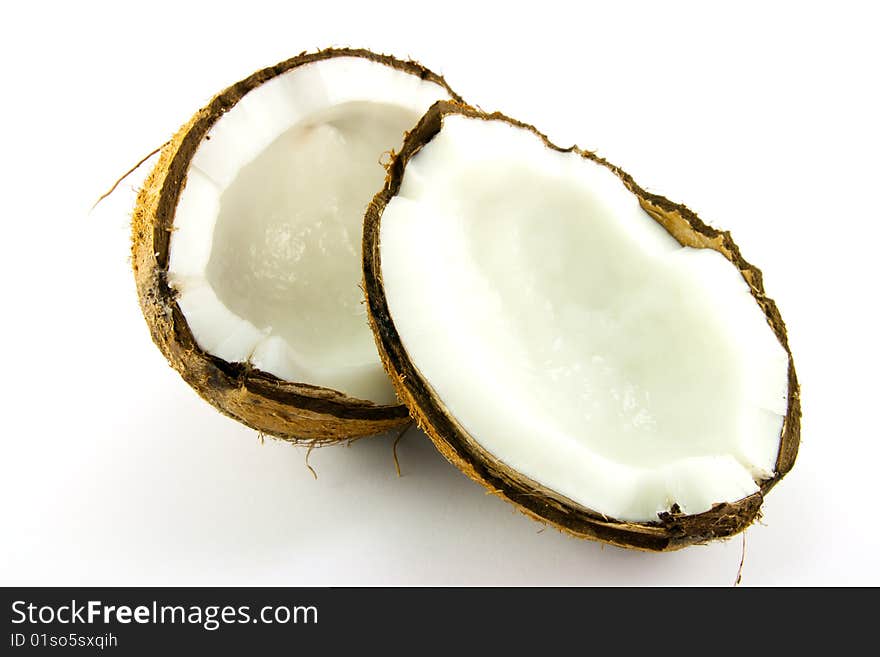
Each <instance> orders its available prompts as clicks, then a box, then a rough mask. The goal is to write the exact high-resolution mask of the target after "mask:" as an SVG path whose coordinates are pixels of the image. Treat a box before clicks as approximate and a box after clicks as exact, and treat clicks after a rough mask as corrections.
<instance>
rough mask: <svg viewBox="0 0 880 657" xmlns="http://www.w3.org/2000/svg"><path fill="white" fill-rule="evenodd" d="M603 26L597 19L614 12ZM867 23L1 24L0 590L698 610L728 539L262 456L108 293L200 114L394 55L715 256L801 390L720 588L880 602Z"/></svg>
mask: <svg viewBox="0 0 880 657" xmlns="http://www.w3.org/2000/svg"><path fill="white" fill-rule="evenodd" d="M612 5H613V7H612ZM871 6H872V4H871V3H868V2H865V3H848V2H834V3H824V4H821V5H820V4H818V3H817V4H813V3H806V2H799V3H791V4H786V3H767V2H756V3H751V2H740V3H736V4H734V5H730V9H729V10H728V11H725V10H722V9H718V8H716V7H717V4H716V3H705V2H695V3H686V4H685V3H650V4H648V3H645V4H638V5H636V4H631V3H625V2H621V3H607V2H603V3H596V4H595V5H588V4H587V3H574V2H565V3H553V2H547V1H542V2H538V3H528V4H526V3H509V2H505V3H498V5H497V6H495V7H492V6H491V5H490V3H478V2H467V3H460V4H459V3H455V2H441V3H434V4H428V3H417V2H401V3H381V2H363V1H359V2H351V3H341V2H329V1H325V2H311V3H308V4H307V3H295V2H290V1H288V2H281V3H278V4H277V5H274V6H273V5H271V4H264V3H260V2H255V1H252V0H251V1H247V2H236V3H230V4H224V3H218V2H211V3H204V4H201V5H198V4H196V3H183V2H172V3H164V2H150V3H129V4H127V5H125V4H123V3H118V2H117V3H107V4H105V5H95V4H92V3H84V2H72V3H58V4H57V5H47V4H44V3H38V2H30V3H13V4H10V5H8V6H6V7H5V8H4V10H3V19H2V23H0V68H2V84H3V87H2V96H0V119H2V120H0V135H2V151H0V180H2V190H3V203H2V215H3V217H2V222H3V223H2V228H3V242H2V244H3V253H2V258H0V267H2V277H0V285H2V292H3V294H2V297H3V300H4V302H5V303H4V309H5V310H4V312H3V313H2V318H3V319H2V324H0V326H2V328H0V331H2V338H3V340H2V344H3V346H4V353H3V360H2V362H3V365H4V372H3V377H2V383H0V386H2V400H3V413H4V417H5V421H4V423H3V425H4V426H3V428H2V430H0V431H2V453H0V477H2V482H0V512H2V522H0V584H4V585H12V584H30V585H36V584H94V585H102V584H108V585H109V584H114V585H122V584H218V585H219V584H276V585H299V584H321V585H323V584H500V585H507V584H552V585H568V584H624V585H640V584H718V585H730V584H732V583H733V581H734V579H735V577H736V572H737V567H738V564H739V560H740V550H741V542H740V539H739V538H738V537H737V538H736V539H733V540H730V541H728V542H726V543H718V544H714V545H710V546H708V547H695V548H690V549H687V550H685V551H682V552H677V553H673V554H661V555H654V554H642V553H637V552H630V551H625V550H620V549H615V548H610V547H605V548H603V547H602V546H600V545H598V544H594V543H590V542H586V541H580V540H576V539H572V538H568V537H566V536H563V535H561V534H559V533H557V532H556V531H554V530H552V529H547V530H546V531H542V528H541V525H539V524H537V523H535V522H534V521H532V520H529V519H527V518H525V517H524V516H521V515H520V514H518V513H516V512H514V511H513V509H512V507H510V506H509V505H507V504H505V503H504V502H502V501H500V500H498V499H496V498H494V497H492V496H489V495H486V494H485V493H484V491H483V489H482V488H481V487H479V486H477V485H476V484H474V483H472V482H470V481H469V480H468V479H466V478H465V477H464V476H463V475H461V474H459V472H458V471H457V470H455V469H454V468H453V467H452V466H450V465H449V464H447V463H446V462H445V461H444V460H443V459H442V458H441V457H440V456H439V455H438V454H437V453H436V452H435V451H434V449H433V447H432V446H431V444H430V442H429V441H427V439H426V438H425V437H424V436H423V435H422V434H420V433H418V432H417V431H413V432H411V433H410V434H409V435H407V436H406V437H405V438H404V439H403V441H402V443H401V445H400V450H399V451H400V461H401V465H402V468H403V473H404V476H403V477H402V478H398V477H397V476H396V474H395V471H394V466H393V462H392V459H391V439H390V437H387V436H386V437H381V438H376V439H371V440H363V441H360V442H358V443H356V444H354V445H353V446H352V447H350V448H345V447H341V448H329V449H323V450H316V451H315V452H313V453H312V455H311V463H312V465H313V466H314V467H315V469H316V470H317V472H318V476H319V478H318V479H317V481H316V480H314V479H313V478H312V475H311V474H310V473H309V471H308V470H307V469H306V467H305V463H304V459H305V450H304V449H302V448H295V447H292V446H289V445H286V444H280V443H275V442H273V441H267V443H266V444H265V445H260V443H259V442H258V440H257V436H256V434H255V433H254V432H253V431H250V430H248V429H246V428H245V427H243V426H240V425H238V424H237V423H235V422H233V421H232V420H228V419H226V418H224V417H222V416H221V415H220V414H218V413H217V412H215V411H214V410H213V409H212V408H211V407H209V406H208V405H207V404H206V403H205V402H203V401H201V400H200V399H199V398H198V397H197V396H196V394H195V393H194V392H192V391H191V390H190V389H189V388H188V387H187V386H186V385H185V384H184V383H183V381H182V380H181V379H180V377H179V376H178V375H177V374H176V373H175V372H174V371H173V370H171V369H170V368H169V367H168V366H167V365H166V363H165V361H164V359H163V358H162V356H161V355H160V353H159V351H158V350H157V349H156V348H155V347H154V346H153V345H152V343H151V341H150V338H149V335H148V332H147V328H146V325H145V324H144V322H143V319H142V317H141V315H140V312H139V309H138V305H137V300H136V294H135V289H134V284H133V280H132V276H131V273H130V270H129V263H128V217H127V213H128V212H129V209H130V206H131V202H132V200H133V194H132V188H133V187H135V186H136V185H137V184H138V182H139V180H140V179H141V178H142V176H143V174H144V173H145V170H144V171H143V172H141V177H140V178H139V177H138V176H135V177H133V178H131V179H130V180H128V181H126V183H125V184H124V185H123V186H122V187H121V190H120V192H119V193H118V194H116V195H115V196H114V197H112V198H111V199H109V200H108V201H107V202H105V203H104V204H102V205H101V206H99V208H98V209H97V210H96V211H95V212H93V213H92V214H90V215H89V214H88V210H89V207H90V205H91V204H92V202H93V201H94V200H95V199H96V198H97V197H98V196H99V194H100V193H101V192H103V191H104V190H105V189H106V187H107V186H108V185H109V184H110V183H112V181H113V180H115V179H116V178H117V177H118V176H119V175H120V174H121V173H122V172H123V171H125V170H126V169H127V168H128V167H129V166H130V165H131V164H133V163H134V162H136V161H137V160H138V159H139V158H140V157H141V156H142V155H144V154H146V153H148V152H149V151H151V150H152V149H153V148H154V147H156V146H158V145H159V144H161V143H162V142H164V141H165V140H166V139H167V138H168V137H169V136H170V135H171V134H172V132H173V131H174V130H175V129H176V128H177V127H178V125H180V124H181V123H183V122H184V121H185V120H186V119H187V118H188V117H189V116H190V115H191V114H192V113H193V112H194V111H195V110H196V109H197V108H198V107H200V106H201V105H202V104H204V103H205V102H206V101H207V100H208V99H209V98H210V97H211V96H212V95H213V94H214V93H215V92H217V91H219V90H221V89H223V88H224V87H226V86H227V85H228V84H230V83H232V82H235V81H236V80H238V79H240V78H243V77H245V76H246V75H248V74H249V73H251V72H252V71H254V70H256V69H258V68H262V67H264V66H268V65H271V64H274V63H276V62H277V61H280V60H282V59H286V58H287V57H290V56H292V55H294V54H296V53H299V52H300V51H302V50H307V49H308V50H311V49H315V48H320V47H326V46H329V45H353V46H362V47H368V48H371V49H374V50H378V51H384V52H389V53H393V54H396V55H399V56H403V57H406V56H411V57H413V58H415V59H418V60H420V61H421V62H422V63H424V64H425V65H427V66H428V67H430V68H433V69H434V70H436V71H438V72H442V73H443V74H445V75H446V77H447V79H448V81H449V82H450V84H451V85H452V86H453V88H454V89H456V90H457V91H458V92H459V93H460V94H462V96H464V97H465V98H466V99H468V100H470V101H471V102H472V103H474V104H478V105H480V106H481V107H483V108H484V109H499V110H502V111H504V112H505V113H507V114H509V115H512V116H515V117H518V118H521V119H523V120H525V121H527V122H529V123H534V124H536V125H537V126H539V127H540V128H541V129H542V130H544V131H546V132H547V133H548V134H549V135H550V137H551V139H553V140H554V141H555V142H556V143H560V144H568V143H571V142H577V143H578V144H579V145H581V146H584V147H588V148H592V149H596V150H598V152H599V153H600V154H601V155H604V156H606V157H608V158H609V159H610V160H611V161H612V162H615V163H616V164H619V165H621V166H622V167H623V168H624V169H626V170H627V171H629V172H630V173H632V174H633V175H634V177H635V178H636V180H638V181H639V182H641V184H642V185H644V186H646V187H648V188H649V189H651V190H652V191H657V192H660V193H663V194H665V195H666V196H668V197H670V198H672V199H673V200H677V201H682V202H685V203H687V204H688V205H689V206H690V207H692V208H693V209H695V210H696V211H697V212H698V213H699V214H700V215H701V216H702V217H703V218H704V219H706V220H707V221H709V222H710V223H712V224H713V225H715V226H718V227H722V228H726V229H729V230H731V231H732V232H733V234H734V237H735V239H736V240H737V242H738V243H739V245H740V247H741V248H742V250H743V253H744V255H745V256H746V257H747V258H748V259H749V260H751V261H753V262H755V263H756V264H758V265H759V266H760V267H762V268H763V270H764V272H765V276H766V283H767V288H768V291H769V294H770V295H771V296H772V297H774V298H776V299H777V301H778V302H779V305H780V308H781V310H782V314H783V317H784V318H785V320H786V321H787V323H788V325H789V329H790V339H791V346H792V350H793V352H794V355H795V362H796V364H797V366H798V372H799V374H800V377H801V381H802V386H803V406H804V419H803V444H802V449H801V455H800V457H799V459H798V462H797V465H796V467H795V469H794V471H793V472H792V473H791V474H790V475H789V476H788V477H787V478H786V479H785V481H783V482H782V484H780V485H779V486H778V487H777V488H776V489H775V490H774V491H773V492H772V493H771V495H770V496H769V498H768V499H767V501H766V504H765V507H764V510H765V515H764V520H763V523H762V524H760V525H756V526H754V527H753V528H751V529H750V530H749V531H748V533H747V548H748V549H747V553H746V561H745V569H744V576H743V583H744V584H746V585H748V584H753V585H758V584H875V585H876V584H880V574H878V573H880V568H878V565H877V555H878V554H880V533H878V530H877V519H876V516H877V508H878V504H877V485H876V482H877V477H878V469H880V448H878V438H880V435H878V433H880V432H878V428H877V422H876V419H877V411H876V406H877V401H876V397H877V394H876V388H877V384H876V376H877V374H876V372H877V370H878V366H880V362H878V347H877V341H878V331H877V304H878V301H877V299H878V295H877V291H876V286H877V282H878V275H877V270H876V264H875V263H876V255H875V251H876V248H877V243H878V237H880V230H878V219H880V216H878V209H877V181H878V174H880V171H878V169H880V167H878V159H877V153H878V150H880V128H878V117H880V102H878V72H877V65H878V63H880V48H878V45H877V43H878V40H877V34H876V28H877V25H878V16H877V15H876V14H874V13H873V10H872V9H871Z"/></svg>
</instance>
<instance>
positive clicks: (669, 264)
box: [364, 102, 800, 550]
mask: <svg viewBox="0 0 880 657" xmlns="http://www.w3.org/2000/svg"><path fill="white" fill-rule="evenodd" d="M364 230H365V232H364V274H365V282H366V291H367V297H368V303H369V309H370V316H371V320H372V322H373V326H374V330H375V334H376V339H377V343H378V345H379V348H380V351H381V353H382V356H383V359H384V362H385V365H386V367H387V369H388V372H389V374H390V375H391V378H392V380H393V381H394V382H395V385H396V388H397V392H398V395H399V396H400V398H401V400H403V401H404V402H405V403H406V404H407V405H408V406H409V407H410V409H411V410H412V412H413V414H414V416H415V417H416V418H417V420H418V422H419V424H420V425H421V426H422V427H423V428H424V429H425V430H426V432H427V433H428V435H429V436H430V437H431V439H432V440H433V441H434V443H435V444H436V445H437V447H438V448H439V449H440V450H441V451H442V452H443V454H444V455H445V456H446V457H447V458H448V459H449V460H450V461H452V462H453V463H454V464H455V465H457V466H458V467H459V468H460V469H462V470H463V471H464V472H465V473H466V474H467V475H469V476H470V477H472V478H473V479H475V480H477V481H478V482H480V483H482V484H483V485H485V486H486V487H487V488H489V490H490V491H491V492H493V493H496V494H498V495H500V496H502V497H504V498H506V499H507V500H509V501H511V502H513V503H514V504H516V505H517V506H519V507H520V509H521V510H523V511H525V512H526V513H528V514H529V515H532V516H534V517H536V518H538V519H540V520H543V521H546V522H550V523H552V524H554V525H556V526H558V527H560V528H562V529H564V530H566V531H568V532H571V533H573V534H576V535H578V536H583V537H589V538H594V539H598V540H602V541H605V542H608V543H613V544H617V545H622V546H628V547H636V548H642V549H648V550H667V549H675V548H678V547H682V546H684V545H688V544H692V543H697V542H702V541H706V540H710V539H713V538H719V537H725V536H729V535H731V534H734V533H736V532H738V531H741V530H742V529H744V528H745V527H746V526H748V525H749V523H751V522H752V520H753V519H754V518H755V517H756V515H757V513H758V511H759V509H760V506H761V502H762V499H763V495H764V494H765V493H766V492H767V491H768V490H769V489H770V488H771V487H772V486H773V485H774V484H775V483H776V482H777V481H779V479H780V478H781V477H782V476H783V475H784V474H785V473H786V472H788V470H789V469H790V468H791V467H792V465H793V463H794V459H795V456H796V453H797V448H798V442H799V418H800V403H799V392H798V385H797V378H796V375H795V370H794V365H793V363H792V359H791V354H790V352H789V349H788V343H787V339H786V333H785V326H784V324H783V322H782V319H781V317H780V315H779V312H778V310H777V308H776V305H775V304H774V303H773V301H772V300H770V299H768V298H767V297H766V295H765V294H764V288H763V284H762V279H761V273H760V272H759V271H758V270H757V269H756V268H755V267H753V266H752V265H750V264H749V263H747V262H746V261H745V260H744V259H743V257H742V256H741V255H740V252H739V250H738V248H737V247H736V245H735V244H734V242H733V240H732V239H731V237H730V235H729V233H726V232H720V231H717V230H715V229H713V228H710V227H709V226H707V225H706V224H704V223H703V222H702V221H700V220H699V219H698V218H697V217H696V216H695V215H694V214H693V213H692V212H690V211H689V210H688V209H687V208H686V207H684V206H682V205H678V204H675V203H672V202H670V201H668V200H667V199H665V198H663V197H660V196H656V195H653V194H649V193H646V192H645V191H644V190H642V189H641V188H640V187H639V186H638V185H636V183H635V182H634V181H633V180H632V178H630V177H629V176H628V175H627V174H625V173H624V172H623V171H621V170H620V169H619V168H617V167H615V166H613V165H611V164H609V163H607V162H606V161H604V160H602V159H600V158H598V157H597V156H595V155H594V154H592V153H589V152H585V151H581V150H579V149H577V148H571V149H561V148H558V147H556V146H554V145H553V144H551V143H550V142H549V141H548V140H547V139H546V137H544V136H543V135H541V134H540V133H538V132H537V131H536V130H534V129H533V128H531V127H530V126H526V125H524V124H522V123H519V122H517V121H514V120H512V119H508V118H507V117H504V116H502V115H500V114H493V115H487V114H484V113H481V112H479V111H477V110H473V109H470V108H467V107H463V106H461V105H459V104H455V103H445V102H441V103H438V104H437V105H435V106H434V107H432V109H431V110H430V111H429V112H428V113H427V114H426V116H425V117H424V118H423V119H422V121H421V122H420V123H419V125H418V127H417V128H416V129H415V130H414V131H413V132H411V133H410V134H409V136H408V138H407V140H406V142H405V144H404V147H403V149H402V151H401V152H400V154H399V155H398V156H397V157H396V159H395V160H394V161H393V163H392V165H391V168H390V175H389V178H388V181H387V184H386V186H385V188H384V190H383V191H382V192H380V193H379V194H378V195H377V196H376V198H375V199H374V201H373V203H372V205H371V207H370V209H369V211H368V213H367V218H366V221H365V224H364Z"/></svg>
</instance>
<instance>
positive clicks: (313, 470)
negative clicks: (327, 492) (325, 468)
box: [306, 441, 318, 481]
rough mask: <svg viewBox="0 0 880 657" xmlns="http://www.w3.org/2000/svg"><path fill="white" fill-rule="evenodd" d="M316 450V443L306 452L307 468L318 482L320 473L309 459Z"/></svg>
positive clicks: (313, 442)
mask: <svg viewBox="0 0 880 657" xmlns="http://www.w3.org/2000/svg"><path fill="white" fill-rule="evenodd" d="M313 449H315V441H312V443H311V444H310V445H309V448H308V449H307V450H306V467H307V468H308V469H309V472H311V473H312V476H313V477H314V478H315V481H317V480H318V473H317V472H315V469H314V468H313V467H312V466H311V464H310V463H309V457H310V456H311V455H312V450H313Z"/></svg>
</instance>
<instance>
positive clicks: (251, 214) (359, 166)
mask: <svg viewBox="0 0 880 657" xmlns="http://www.w3.org/2000/svg"><path fill="white" fill-rule="evenodd" d="M450 98H452V99H457V98H458V97H457V96H456V94H455V93H454V92H453V91H452V90H451V89H450V88H449V87H448V85H447V84H446V82H445V81H444V80H443V79H442V78H441V77H440V76H438V75H435V74H434V73H432V72H430V71H428V70H427V69H425V68H424V67H422V66H420V65H418V64H416V63H414V62H406V61H401V60H398V59H394V58H392V57H388V56H383V55H376V54H374V53H371V52H368V51H365V50H352V49H331V50H324V51H321V52H318V53H312V54H302V55H300V56H298V57H294V58H293V59H290V60H288V61H285V62H282V63H281V64H278V65H277V66H273V67H271V68H267V69H264V70H262V71H259V72H257V73H254V74H253V75H252V76H250V77H248V78H247V79H245V80H242V81H241V82H238V83H237V84H234V85H233V86H231V87H229V88H228V89H226V90H225V91H223V92H222V93H220V94H219V95H217V96H216V97H215V98H214V99H213V100H212V101H211V102H210V103H209V104H208V105H207V106H206V107H204V108H203V109H201V110H199V111H198V112H197V113H196V114H195V116H193V118H192V119H191V120H190V121H189V122H188V123H187V124H186V125H184V126H183V127H182V128H181V129H180V131H179V132H178V133H177V135H176V136H175V137H174V138H173V139H172V140H171V141H170V142H169V143H168V144H167V145H166V146H165V148H164V149H163V150H162V153H161V157H160V159H159V162H158V164H157V165H156V167H155V169H154V170H153V172H152V173H151V174H150V176H149V177H148V179H147V181H146V183H145V185H144V187H143V189H142V191H141V192H140V195H139V196H138V200H137V206H136V208H135V211H134V217H133V227H132V230H133V235H132V237H133V246H132V256H133V257H132V260H133V267H134V273H135V279H136V282H137V289H138V294H139V296H140V301H141V306H142V308H143V312H144V316H145V317H146V319H147V323H148V324H149V326H150V330H151V333H152V337H153V340H154V341H155V342H156V344H157V345H158V346H159V348H160V349H161V350H162V352H163V354H165V356H166V357H167V359H168V361H169V362H170V363H171V365H172V366H173V367H174V368H175V369H177V370H178V371H179V372H180V374H181V375H182V376H183V378H184V379H185V380H186V381H187V382H188V383H189V384H190V385H191V386H192V387H193V388H195V389H196V391H197V392H198V393H199V394H200V395H202V396H203V397H204V398H205V399H207V400H208V401H209V402H211V403H212V404H213V405H214V406H216V407H217V408H218V409H220V410H221V411H223V412H224V413H226V414H227V415H230V416H232V417H234V418H235V419H237V420H240V421H241V422H243V423H245V424H247V425H249V426H251V427H253V428H255V429H257V430H259V431H262V432H264V433H267V434H270V435H274V436H278V437H281V438H286V439H289V440H306V441H310V442H317V443H321V442H330V441H335V440H339V439H344V438H353V437H358V436H363V435H369V434H375V433H378V432H381V431H384V430H387V429H389V428H392V427H395V426H398V425H400V424H402V423H404V422H406V421H407V419H408V413H407V410H406V408H405V407H404V406H402V405H400V403H399V402H398V400H397V399H396V397H395V395H394V390H393V388H392V386H391V385H390V383H389V382H388V380H387V377H386V375H385V372H384V371H383V369H382V364H381V362H380V360H379V357H378V354H377V353H376V348H375V344H374V342H373V338H372V335H371V333H370V329H369V326H368V323H367V318H366V310H365V307H364V305H363V294H362V292H361V289H360V280H361V266H360V254H361V244H360V240H361V234H362V221H363V214H364V210H365V208H366V207H367V205H368V204H369V202H370V199H371V198H372V196H373V194H374V193H375V191H376V190H377V189H379V188H380V186H381V185H382V182H383V180H384V176H385V170H384V168H383V167H382V165H381V164H380V162H381V160H382V159H383V154H385V155H384V156H387V154H388V153H387V152H388V151H392V150H394V149H397V148H399V147H400V144H401V143H402V140H403V136H404V132H405V131H406V130H408V129H410V128H411V127H412V126H414V125H415V124H416V123H417V121H418V119H419V118H420V117H421V116H422V114H423V113H424V112H425V110H426V109H428V107H430V106H431V104H432V103H434V102H435V101H437V100H440V99H450Z"/></svg>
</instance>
